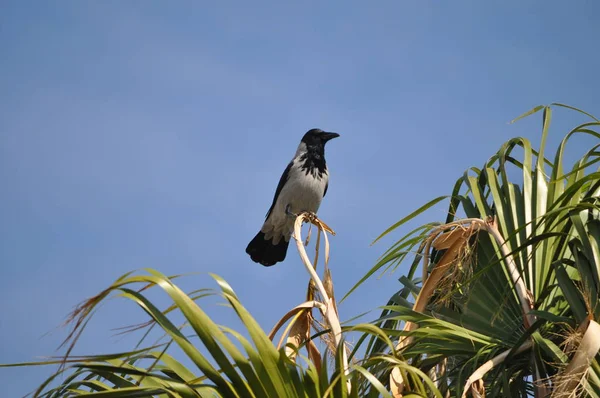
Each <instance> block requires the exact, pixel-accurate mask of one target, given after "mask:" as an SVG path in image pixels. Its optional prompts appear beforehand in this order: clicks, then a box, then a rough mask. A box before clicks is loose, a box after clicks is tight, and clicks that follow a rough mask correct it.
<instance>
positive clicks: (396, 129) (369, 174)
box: [0, 0, 600, 397]
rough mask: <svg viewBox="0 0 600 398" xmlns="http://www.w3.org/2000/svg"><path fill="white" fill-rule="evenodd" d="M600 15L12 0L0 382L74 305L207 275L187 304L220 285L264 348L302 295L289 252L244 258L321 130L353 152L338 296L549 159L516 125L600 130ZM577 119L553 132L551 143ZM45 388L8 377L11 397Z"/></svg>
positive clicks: (332, 194)
mask: <svg viewBox="0 0 600 398" xmlns="http://www.w3.org/2000/svg"><path fill="white" fill-rule="evenodd" d="M599 13H600V6H599V5H598V3H597V2H594V1H591V0H590V1H571V2H567V1H544V2H542V1H529V0H525V1H506V2H500V1H496V2H492V1H452V2H450V1H445V2H417V1H379V2H363V1H361V2H353V1H348V2H343V3H342V2H322V1H321V2H316V1H315V2H313V1H304V2H283V1H270V2H237V3H236V4H229V3H227V2H202V1H179V2H167V1H163V2H159V1H117V0H107V1H80V0H78V1H75V0H72V1H69V0H64V1H60V2H33V1H23V0H19V1H6V0H4V1H1V2H0V54H1V55H0V57H1V59H0V204H1V206H0V303H1V307H0V308H1V316H0V363H6V362H20V361H30V360H34V359H36V358H37V357H39V356H46V355H57V354H59V353H60V351H56V348H57V346H58V345H59V343H60V342H61V341H62V339H63V338H64V337H65V336H66V330H65V329H61V328H58V326H59V325H60V324H61V323H62V322H63V320H64V318H65V315H66V314H67V313H68V312H69V311H70V310H71V309H72V308H73V306H74V305H76V304H77V303H78V302H80V301H81V300H83V299H84V298H86V297H89V296H92V295H94V294H96V293H97V292H99V291H100V290H101V289H103V288H104V287H107V286H108V285H109V284H110V283H111V282H113V281H114V280H115V279H116V278H117V277H119V276H120V275H122V274H124V273H125V272H128V271H130V270H134V269H138V268H142V267H152V268H156V269H158V270H160V271H162V272H164V273H167V274H176V273H190V272H197V273H198V274H197V275H193V276H188V277H186V278H185V279H183V280H182V281H181V283H182V286H183V287H184V288H185V289H188V290H191V289H195V288H201V287H215V284H214V283H213V281H212V279H211V278H210V277H209V276H208V273H209V272H213V273H217V274H219V275H221V276H222V277H224V278H225V279H226V280H228V281H229V282H230V283H231V285H232V286H233V287H234V289H235V290H236V291H237V293H238V294H239V296H240V298H241V300H242V302H243V303H244V304H245V305H246V306H247V307H248V308H249V309H250V310H251V311H252V313H253V314H254V315H255V316H256V318H257V319H258V321H259V322H260V323H261V325H263V327H264V328H265V329H267V330H269V329H270V328H271V327H272V326H273V324H274V323H275V322H276V320H277V319H279V317H280V316H281V315H283V314H284V313H285V312H286V311H287V310H289V309H290V308H292V307H293V306H295V305H297V304H298V303H300V302H301V301H302V299H303V297H304V291H305V288H306V281H307V280H308V277H307V275H306V272H305V270H304V269H303V267H302V265H301V262H300V260H299V259H298V257H297V255H296V253H295V252H294V250H293V248H291V250H290V252H289V255H288V259H287V260H286V261H285V263H283V264H278V265H277V266H275V267H272V268H264V267H262V266H260V265H258V264H255V263H253V262H251V261H250V259H249V258H248V257H247V255H246V254H245V252H244V249H245V247H246V245H247V243H248V241H249V240H250V239H251V238H252V237H253V236H254V234H255V233H256V232H257V230H258V229H259V228H260V225H261V223H262V221H263V219H264V214H265V213H266V211H267V209H268V207H269V205H270V203H271V200H272V197H273V193H274V191H275V187H276V186H277V182H278V179H279V177H280V175H281V172H282V171H283V169H284V168H285V166H286V165H287V163H288V161H289V160H290V159H291V157H292V155H293V154H294V152H295V150H296V146H297V145H298V142H299V140H300V138H301V137H302V135H303V134H304V132H305V131H307V130H308V129H310V128H313V127H319V128H322V129H324V130H329V131H336V132H338V133H340V134H341V137H340V138H339V139H336V140H334V141H331V142H330V143H329V144H328V147H327V152H326V154H327V160H328V165H329V168H330V174H331V181H330V186H329V191H328V194H327V197H326V198H325V201H324V202H323V205H322V206H321V209H320V211H319V215H320V216H321V218H323V220H325V221H326V222H327V223H328V224H329V225H330V226H332V227H333V228H334V229H335V230H336V232H337V236H336V237H334V238H333V239H332V256H331V267H332V272H333V277H334V282H335V288H336V296H338V297H341V296H343V294H344V293H345V292H346V291H347V290H348V289H349V288H350V287H351V286H352V285H353V284H354V283H355V282H356V281H357V280H358V279H359V278H360V277H361V276H362V275H364V274H365V273H366V271H367V270H368V269H370V268H371V267H372V266H373V264H374V263H375V261H376V259H377V257H378V256H379V255H380V254H381V253H382V252H383V251H384V250H385V249H386V248H387V247H388V246H389V245H390V244H391V243H392V242H393V241H394V239H395V238H396V239H397V238H399V237H400V236H401V235H400V233H401V232H403V231H404V232H406V231H407V229H404V230H402V231H399V232H398V233H396V234H395V235H394V236H391V237H390V238H389V239H386V240H384V241H383V242H382V243H379V244H377V245H375V246H373V247H370V243H371V242H372V240H373V239H374V238H375V237H376V236H377V235H378V234H379V233H380V232H382V231H383V230H384V229H385V228H387V227H388V226H389V225H390V224H392V223H393V222H395V221H397V220H398V219H400V218H401V217H402V216H404V215H406V214H408V213H409V212H411V211H412V210H414V209H415V208H416V207H418V206H420V205H421V204H423V203H425V202H426V201H428V200H429V199H431V198H433V197H435V196H438V195H442V194H448V193H450V191H451V189H452V187H453V184H454V181H455V180H456V179H457V178H458V177H459V175H460V174H461V173H462V172H463V171H464V170H465V169H466V168H468V167H470V166H481V165H482V163H483V162H484V161H485V160H486V159H487V158H488V157H489V156H491V155H492V154H493V153H494V152H495V151H496V150H497V149H498V148H499V146H500V145H501V144H502V143H503V142H505V141H506V140H508V139H509V138H511V137H514V136H525V137H528V138H530V139H532V141H533V142H534V143H535V145H536V146H537V143H538V138H539V132H540V128H539V127H540V125H541V123H540V117H541V116H535V117H534V118H531V119H527V120H525V121H522V122H519V123H517V124H514V125H509V124H508V122H509V121H510V120H511V119H513V118H514V117H516V116H518V115H519V114H521V113H523V112H525V111H527V110H529V109H530V108H532V107H533V106H535V105H539V104H546V103H550V102H553V101H559V102H564V103H568V104H570V105H573V106H578V107H581V108H583V109H585V110H587V111H589V112H591V113H600V109H599V105H600V104H599V100H598V98H599V97H598V87H599V79H598V77H599V75H598V71H599V70H600V55H599V54H598V51H597V48H598V39H599V38H600V28H599V26H598V24H597V16H598V15H599ZM580 120H581V118H578V117H574V116H573V115H572V114H571V113H570V112H566V111H559V112H556V113H555V117H554V126H553V129H552V139H551V144H553V143H556V140H557V139H559V138H561V137H562V136H563V134H565V133H566V129H567V128H568V127H571V126H572V125H573V123H575V122H578V121H580ZM582 148H583V147H582ZM574 149H577V148H574ZM444 217H445V215H444V213H443V207H439V208H436V209H434V210H433V211H432V212H430V213H429V214H428V215H427V216H425V217H424V218H422V219H421V220H420V221H434V220H442V219H443V218H444ZM405 269H406V266H404V267H402V268H401V269H400V270H399V272H397V273H396V274H394V275H385V276H383V277H382V278H380V279H373V280H371V281H369V282H368V283H367V284H365V285H364V286H363V287H362V288H361V289H359V290H358V291H357V292H356V293H355V294H354V295H353V296H351V298H350V299H348V300H347V301H346V302H345V303H344V304H343V305H342V306H341V307H340V312H341V314H340V315H341V317H342V319H349V318H351V317H353V316H355V315H357V314H359V313H361V312H364V311H366V310H368V309H371V308H375V307H377V306H380V305H384V304H385V302H386V300H387V299H388V298H389V297H390V296H391V295H392V294H393V293H395V292H396V290H398V288H399V287H400V285H399V283H398V282H397V278H398V277H399V276H400V275H401V273H402V271H404V270H405ZM207 303H208V302H207ZM209 309H211V310H212V311H211V314H213V315H214V317H215V319H216V320H217V321H219V322H222V323H224V324H227V325H235V320H234V317H233V316H231V315H228V314H224V313H222V312H219V311H222V307H221V308H219V307H214V306H213V305H212V304H210V305H209ZM376 316H377V313H372V314H370V315H369V316H368V317H367V319H372V318H375V317H376ZM143 319H145V318H144V317H143V313H142V311H141V310H140V309H138V308H136V307H135V306H134V305H133V304H130V303H125V302H122V301H114V300H113V301H112V302H110V303H107V305H105V306H104V307H103V308H102V310H101V311H100V312H99V313H98V316H97V317H96V318H95V321H94V322H92V323H91V324H90V327H89V329H88V331H87V332H86V334H85V335H84V337H83V338H82V340H81V342H80V344H79V346H78V349H77V353H82V354H83V353H86V354H91V353H100V352H112V351H119V350H123V349H128V348H131V347H132V344H133V342H134V341H135V339H130V338H129V337H125V338H122V337H114V331H111V329H112V328H115V327H119V326H126V325H130V324H132V323H134V322H135V321H140V320H143ZM52 370H53V368H43V369H41V368H36V369H30V368H19V369H0V385H1V386H2V390H3V391H2V396H3V397H17V396H22V395H23V394H25V393H26V392H29V391H31V390H32V389H33V388H34V387H35V386H37V384H38V382H41V381H42V380H43V378H44V377H45V376H46V375H48V374H49V373H50V372H51V371H52Z"/></svg>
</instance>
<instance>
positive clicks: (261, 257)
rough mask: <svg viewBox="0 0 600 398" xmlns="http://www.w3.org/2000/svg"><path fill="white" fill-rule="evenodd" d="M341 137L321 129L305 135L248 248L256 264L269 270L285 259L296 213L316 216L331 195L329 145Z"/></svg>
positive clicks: (247, 250) (247, 251)
mask: <svg viewBox="0 0 600 398" xmlns="http://www.w3.org/2000/svg"><path fill="white" fill-rule="evenodd" d="M339 136H340V135H339V134H337V133H328V132H325V131H323V130H321V129H312V130H309V131H308V132H307V133H306V134H304V137H302V140H301V141H300V145H298V149H297V150H296V154H295V155H294V158H293V159H292V161H291V162H290V164H288V166H287V167H286V169H285V171H284V172H283V175H282V176H281V179H280V180H279V184H278V185H277V190H276V191H275V197H274V198H273V203H272V204H271V208H270V209H269V211H268V212H267V216H266V218H265V222H264V224H263V226H262V228H261V229H260V232H259V233H258V234H256V236H255V237H254V239H252V241H250V243H249V244H248V247H246V253H248V254H249V255H250V258H251V259H252V261H254V262H256V263H260V264H262V265H264V266H267V267H269V266H271V265H275V263H278V262H280V261H283V260H284V259H285V255H286V253H287V248H288V244H289V243H290V237H291V236H292V229H293V227H294V222H295V214H300V213H302V212H304V211H308V212H311V213H316V212H317V210H318V209H319V205H320V204H321V200H322V199H323V197H324V196H325V194H326V193H327V186H328V183H329V174H328V172H327V165H326V164H325V144H326V143H327V141H329V140H331V139H333V138H336V137H339Z"/></svg>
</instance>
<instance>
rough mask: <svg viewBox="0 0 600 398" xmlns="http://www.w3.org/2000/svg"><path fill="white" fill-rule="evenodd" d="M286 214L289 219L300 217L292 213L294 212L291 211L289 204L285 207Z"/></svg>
mask: <svg viewBox="0 0 600 398" xmlns="http://www.w3.org/2000/svg"><path fill="white" fill-rule="evenodd" d="M285 214H286V216H288V217H294V218H296V217H298V215H297V214H296V213H292V211H291V210H290V205H289V204H288V205H287V206H285Z"/></svg>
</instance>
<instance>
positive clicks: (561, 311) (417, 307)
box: [3, 104, 600, 397]
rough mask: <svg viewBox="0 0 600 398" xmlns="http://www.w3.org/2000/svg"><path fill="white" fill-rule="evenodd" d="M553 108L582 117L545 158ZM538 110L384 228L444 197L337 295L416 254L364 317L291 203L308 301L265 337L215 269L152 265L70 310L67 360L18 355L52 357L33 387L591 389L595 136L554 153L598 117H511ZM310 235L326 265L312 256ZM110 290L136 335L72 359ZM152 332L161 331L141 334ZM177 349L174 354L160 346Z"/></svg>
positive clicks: (119, 393)
mask: <svg viewBox="0 0 600 398" xmlns="http://www.w3.org/2000/svg"><path fill="white" fill-rule="evenodd" d="M557 107H561V108H569V109H571V110H572V111H576V112H581V113H583V114H584V115H586V116H587V117H589V118H591V121H590V122H588V123H584V124H582V125H580V126H577V127H576V128H574V129H573V130H572V131H570V132H569V133H568V134H567V135H566V136H565V138H564V139H563V140H562V142H561V144H560V145H559V147H558V149H557V150H556V154H555V156H554V158H553V159H551V160H549V159H547V158H546V157H545V149H546V148H545V146H546V141H547V137H548V131H549V126H550V120H551V115H552V110H553V109H556V108H557ZM537 112H543V118H542V119H543V123H542V134H541V144H540V147H539V150H538V151H536V150H534V149H532V145H531V143H530V142H529V141H528V140H526V139H523V138H515V139H512V140H510V141H508V142H506V143H505V144H504V145H502V147H501V148H500V150H499V151H498V152H497V153H496V154H494V155H493V156H492V157H491V158H490V159H489V160H488V161H487V162H486V163H485V164H484V166H483V167H482V168H481V169H479V168H476V167H472V168H470V169H469V170H467V172H465V174H464V175H463V176H461V178H459V179H458V180H457V182H456V184H455V187H454V190H453V192H452V193H451V194H450V195H448V196H443V197H438V198H436V199H434V200H432V201H430V202H428V203H427V204H425V205H423V206H422V207H420V208H419V209H417V210H416V211H414V212H413V213H411V214H409V215H408V216H406V217H405V218H403V219H402V220H400V221H399V222H397V223H395V224H394V225H392V226H391V227H390V228H388V229H387V230H386V231H385V232H384V233H383V234H382V236H384V235H387V234H391V233H394V231H395V230H396V229H397V228H398V227H400V226H402V225H403V224H405V223H406V222H407V221H409V220H411V219H413V218H415V217H416V216H419V215H422V214H423V213H425V212H426V211H427V209H429V208H431V207H432V206H434V205H435V204H437V203H440V202H441V201H443V200H448V201H449V207H448V216H447V218H446V220H445V221H444V222H443V223H442V222H436V223H427V224H424V225H422V226H421V227H419V228H417V229H415V230H413V231H412V232H410V233H408V234H407V235H406V236H403V237H401V238H400V239H399V240H398V241H397V242H396V243H395V244H394V245H392V247H391V248H389V250H387V251H386V252H385V253H384V255H383V256H382V257H381V258H380V259H379V261H378V262H377V264H376V265H375V266H374V267H373V268H372V269H371V270H370V271H369V272H368V273H367V274H366V275H365V276H364V277H363V278H362V279H361V280H360V281H359V282H358V283H357V284H356V285H355V287H354V288H353V289H351V290H350V292H348V293H347V294H346V296H348V295H349V294H357V293H353V292H354V291H355V290H356V289H357V288H358V287H359V286H360V285H361V284H362V282H364V281H365V280H366V279H367V278H369V277H370V276H372V275H373V274H374V273H376V272H378V271H380V270H382V269H385V270H388V269H391V270H393V269H395V268H397V267H398V265H399V264H401V263H402V264H404V263H405V262H407V261H412V263H411V265H410V268H409V271H408V274H407V275H405V276H402V277H401V278H400V282H401V283H402V285H403V286H402V288H401V289H400V290H399V291H398V292H396V293H395V294H393V295H392V297H391V298H390V299H389V301H388V303H387V305H385V306H384V307H383V310H382V313H381V316H380V317H379V318H378V319H376V320H375V321H373V322H370V323H363V324H354V325H351V326H344V327H342V326H341V323H340V320H339V318H338V314H337V309H336V302H335V299H334V294H333V284H332V279H331V274H330V272H329V270H328V268H327V257H328V252H329V244H328V241H327V233H332V231H331V229H330V228H329V227H327V226H326V225H325V224H323V223H322V222H321V221H320V220H318V219H314V218H312V217H310V216H309V215H301V216H300V217H299V218H298V219H297V221H296V231H295V236H296V238H297V239H296V243H297V247H298V250H299V253H300V256H301V258H302V261H303V263H304V264H305V266H306V268H307V271H308V272H309V273H310V275H311V279H310V283H309V286H308V289H307V298H306V300H305V301H304V302H303V303H301V304H300V305H298V306H297V307H295V308H293V309H292V310H290V312H288V313H287V314H285V315H284V316H283V317H282V321H281V322H280V323H279V324H278V325H276V328H274V330H273V331H272V332H271V333H269V334H267V333H266V332H265V331H263V329H262V328H261V327H260V326H259V325H258V324H257V323H256V321H255V320H254V319H253V318H252V316H251V315H250V314H249V313H248V311H246V309H245V308H244V307H243V306H242V304H241V303H240V301H239V300H238V298H237V296H236V295H235V292H234V291H233V289H232V288H231V286H229V285H228V284H227V283H226V282H225V281H224V280H222V279H221V278H219V277H218V276H216V275H215V276H214V278H215V281H216V282H217V284H218V285H219V290H218V291H217V292H209V291H207V290H199V291H195V292H191V293H188V294H186V293H184V292H183V291H182V290H181V289H180V288H179V287H178V286H177V285H176V284H175V281H176V279H175V277H168V276H165V275H163V274H161V273H159V272H158V271H155V270H146V271H145V272H144V273H139V274H126V275H124V276H123V277H121V278H119V279H118V280H117V281H115V283H113V284H112V285H111V286H110V287H108V288H107V289H106V290H104V291H102V292H101V293H99V294H98V295H96V296H95V297H93V298H91V299H89V300H86V301H85V302H84V303H82V304H81V305H80V306H79V307H77V308H76V310H75V311H74V312H73V313H72V314H71V318H70V319H71V324H72V325H73V328H72V331H71V333H70V335H69V336H68V338H67V341H66V344H67V347H68V348H67V350H66V354H65V357H64V358H59V359H56V360H50V361H43V362H38V363H35V364H29V365H48V364H60V365H61V366H60V367H59V368H58V370H57V372H56V373H55V374H54V375H53V376H52V377H50V378H49V379H48V380H46V381H45V382H44V383H43V384H42V385H41V386H40V387H39V388H38V389H37V391H36V392H35V396H40V397H71V396H80V395H94V396H98V397H151V396H161V397H214V396H221V397H327V396H331V397H346V396H350V397H378V396H384V397H416V396H435V397H459V396H483V395H484V394H487V395H488V396H493V397H528V396H536V397H544V396H550V395H551V396H553V397H561V396H569V395H571V394H582V395H584V394H585V395H586V396H590V397H600V361H599V359H600V356H599V355H598V351H599V350H600V325H599V324H598V321H599V319H600V298H599V289H600V199H599V193H600V173H599V172H598V171H595V170H597V168H594V165H595V163H596V162H598V161H599V160H600V157H599V155H600V150H599V149H598V148H599V147H600V144H598V145H594V146H592V147H591V148H589V150H588V151H587V153H585V154H584V155H583V156H582V157H581V158H580V159H579V160H577V161H575V162H574V163H573V164H572V165H571V166H570V167H569V169H568V171H567V172H565V170H567V168H566V165H565V164H564V163H565V160H564V158H565V153H566V151H567V147H568V144H569V142H570V140H571V138H572V137H573V136H574V135H579V134H584V135H589V136H591V137H593V138H594V139H596V140H597V139H599V138H600V134H598V133H597V132H596V130H597V129H598V126H600V121H599V120H598V119H596V118H594V117H593V116H591V115H589V114H587V113H585V112H582V111H580V110H577V109H575V108H571V107H568V106H566V105H561V104H552V105H551V106H540V107H536V108H534V109H533V110H532V111H530V112H528V113H526V114H525V115H523V116H521V117H525V116H529V115H531V114H534V113H537ZM521 117H520V118H521ZM520 118H519V119H520ZM517 149H518V150H517ZM517 153H518V154H517ZM303 222H311V223H313V224H314V225H315V226H316V228H317V230H318V233H317V238H316V249H317V250H316V256H315V259H314V261H312V262H311V261H310V260H309V258H308V255H307V253H306V251H305V248H304V245H303V244H302V237H301V226H302V223H303ZM378 239H379V238H378ZM321 240H323V241H324V243H323V245H324V246H325V248H324V250H323V252H324V253H321V255H320V257H321V259H322V260H324V261H323V262H324V263H325V267H324V273H323V277H319V275H318V274H317V273H316V272H315V268H314V266H316V264H317V263H318V258H319V247H320V245H321ZM417 272H419V274H417ZM150 289H162V290H163V291H164V292H166V293H167V294H168V296H169V298H170V300H171V305H170V306H169V307H168V308H166V309H159V308H157V306H156V305H155V304H153V302H152V300H151V299H150V298H149V296H148V292H149V290H150ZM114 294H118V295H121V296H122V297H124V298H125V299H128V300H132V301H134V302H135V303H137V304H138V305H139V306H140V307H141V308H143V309H144V310H145V312H146V313H147V314H148V316H149V321H148V322H147V323H146V324H143V325H138V326H136V327H135V328H132V329H131V330H132V331H133V330H139V329H146V333H145V334H144V335H143V336H142V338H141V340H140V343H139V344H138V346H136V347H135V348H134V349H133V350H131V351H129V352H125V353H115V354H111V355H99V356H86V357H73V356H70V352H71V349H72V348H73V346H74V344H75V343H76V341H77V338H78V337H79V336H80V335H81V333H82V332H83V331H84V330H85V325H86V324H87V321H89V319H90V317H91V316H92V315H93V313H94V311H95V309H96V308H97V305H98V304H99V303H101V302H102V301H103V300H105V299H106V298H107V297H109V296H111V295H114ZM209 294H219V295H221V296H222V297H223V298H225V300H226V301H227V302H228V304H229V305H230V306H231V308H232V309H233V311H235V313H236V314H237V316H238V317H239V319H240V320H241V321H242V323H243V325H244V327H245V330H244V331H242V332H240V331H235V330H232V329H231V328H228V327H225V326H222V325H217V324H216V323H214V321H213V320H212V319H211V318H210V317H209V316H208V315H207V314H206V313H205V312H204V310H203V309H202V307H201V306H200V303H201V300H202V298H203V297H205V296H207V295H209ZM315 310H316V311H315ZM313 312H316V314H314V315H313ZM175 313H179V314H182V315H183V317H184V319H185V322H184V323H183V324H176V323H175V321H174V318H173V315H174V314H175ZM319 314H320V316H319ZM284 326H285V328H284ZM152 328H154V329H159V330H160V331H161V332H162V333H163V334H164V337H163V338H162V339H160V340H159V341H157V342H155V343H147V340H148V338H147V336H148V333H147V330H149V329H152ZM282 328H283V330H281V329H282ZM313 331H314V332H313ZM348 333H358V334H359V336H360V338H359V339H358V341H357V344H355V346H354V347H349V346H348V345H347V344H346V343H345V339H344V337H345V336H346V335H347V334H348ZM277 335H279V336H280V338H279V343H278V344H277V341H276V340H275V337H276V336H277ZM173 347H178V348H179V349H180V350H181V352H183V356H184V357H183V358H179V359H177V358H175V357H174V356H173V355H171V353H172V350H171V349H172V348H173ZM184 363H188V364H191V365H187V366H186V365H185V364H184ZM3 366H14V365H3ZM59 375H65V377H64V378H62V379H61V380H59V379H58V378H57V376H59Z"/></svg>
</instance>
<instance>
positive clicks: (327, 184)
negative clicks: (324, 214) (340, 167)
mask: <svg viewBox="0 0 600 398" xmlns="http://www.w3.org/2000/svg"><path fill="white" fill-rule="evenodd" d="M327 188H329V181H327V183H326V184H325V191H323V197H325V195H327Z"/></svg>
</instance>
